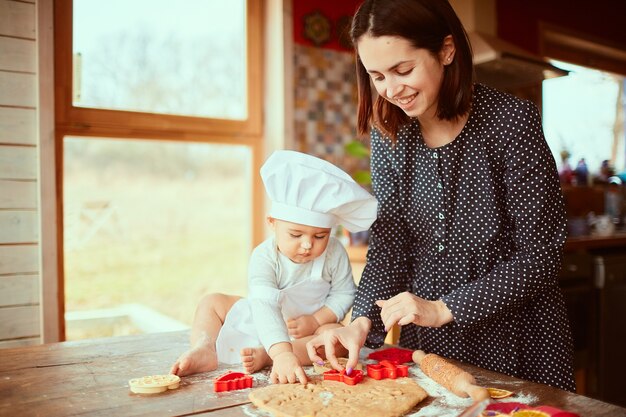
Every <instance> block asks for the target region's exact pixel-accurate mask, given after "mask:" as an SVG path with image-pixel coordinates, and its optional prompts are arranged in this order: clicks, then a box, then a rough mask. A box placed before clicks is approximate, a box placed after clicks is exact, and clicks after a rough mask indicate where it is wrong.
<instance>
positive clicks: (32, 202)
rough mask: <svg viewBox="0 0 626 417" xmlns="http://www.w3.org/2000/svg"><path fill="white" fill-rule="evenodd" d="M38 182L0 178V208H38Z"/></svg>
mask: <svg viewBox="0 0 626 417" xmlns="http://www.w3.org/2000/svg"><path fill="white" fill-rule="evenodd" d="M37 192H38V188H37V182H35V181H32V180H26V181H12V180H0V208H2V209H36V208H37V204H38V201H37Z"/></svg>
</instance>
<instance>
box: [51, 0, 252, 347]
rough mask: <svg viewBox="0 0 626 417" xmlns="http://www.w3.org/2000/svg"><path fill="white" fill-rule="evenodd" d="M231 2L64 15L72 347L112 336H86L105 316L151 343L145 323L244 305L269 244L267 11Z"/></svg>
mask: <svg viewBox="0 0 626 417" xmlns="http://www.w3.org/2000/svg"><path fill="white" fill-rule="evenodd" d="M131 3H132V4H131ZM227 3H228V4H227V5H225V3H224V2H220V1H217V0H202V1H200V0H184V1H181V2H165V1H162V0H153V1H147V0H137V1H133V2H130V3H129V2H127V1H122V0H112V1H108V2H104V3H102V4H96V3H94V2H92V1H87V0H73V1H72V0H60V1H57V2H55V58H56V62H55V84H56V86H57V90H56V97H55V105H56V112H55V114H56V121H55V124H56V143H57V161H58V164H59V167H62V168H63V169H62V170H58V173H57V178H56V181H57V186H58V189H60V190H61V191H62V197H61V199H60V200H59V201H58V207H59V210H58V211H59V219H58V221H59V224H61V225H63V227H62V236H61V237H62V240H61V242H60V243H59V245H60V247H59V249H63V250H62V259H61V260H60V262H59V277H60V280H61V282H60V285H59V287H60V288H63V289H64V291H63V294H62V297H61V299H60V300H59V317H58V320H59V323H60V328H61V329H65V323H66V322H65V316H66V313H67V316H68V317H69V318H70V321H68V322H67V329H68V335H69V336H70V337H71V338H76V337H85V336H86V337H90V336H102V335H105V336H106V335H107V334H97V333H95V334H92V333H90V330H89V329H87V330H85V329H81V328H79V327H80V325H81V324H84V323H89V322H90V320H91V322H93V320H92V319H93V318H94V317H96V318H99V319H100V321H99V323H101V324H102V323H105V322H106V321H107V317H108V318H109V319H111V320H109V321H115V320H113V318H114V317H117V316H120V317H119V318H120V320H117V322H116V324H115V325H116V326H118V327H121V328H122V329H121V330H120V329H117V330H114V331H113V333H114V334H125V333H133V332H135V331H151V330H146V329H145V326H144V325H142V324H141V323H140V322H141V321H142V320H143V319H145V318H148V319H150V318H152V319H151V320H152V322H153V323H152V324H154V323H155V322H158V323H160V324H161V327H160V328H156V329H153V330H171V329H173V328H178V327H179V326H186V325H189V324H190V322H191V319H192V315H193V309H194V308H195V305H196V304H197V301H198V299H199V297H200V296H201V295H202V294H203V293H205V292H215V291H223V292H230V293H238V294H241V295H244V294H243V293H244V292H245V282H246V280H245V268H246V266H247V260H248V255H249V252H250V249H251V248H252V246H254V245H255V244H258V243H259V242H260V241H261V240H262V238H263V215H262V213H263V210H262V205H263V191H262V186H261V184H260V179H259V178H258V175H256V173H258V170H259V167H260V164H261V161H262V136H261V132H262V123H261V120H262V119H261V85H262V79H261V73H260V71H259V68H261V67H262V63H261V47H262V44H261V42H262V36H261V34H262V30H261V17H262V13H261V5H262V2H257V1H247V2H246V1H245V0H237V1H233V2H227ZM215 8H219V10H220V11H219V13H217V12H215V10H214V9H215ZM210 19H213V21H211V20H210ZM163 294H165V295H167V296H169V297H170V298H169V299H168V300H164V298H163V297H164V295H163ZM116 315H117V316H116ZM142 318H143V319H142ZM129 319H130V320H129ZM148 327H150V326H148ZM118 330H119V332H118ZM69 333H71V334H69ZM76 335H78V336H76ZM64 338H65V334H62V335H61V339H64Z"/></svg>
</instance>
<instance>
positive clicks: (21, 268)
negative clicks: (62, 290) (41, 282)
mask: <svg viewBox="0 0 626 417" xmlns="http://www.w3.org/2000/svg"><path fill="white" fill-rule="evenodd" d="M37 272H39V246H38V245H6V246H4V245H0V275H1V274H29V273H30V274H32V273H37ZM0 339H4V338H3V337H2V332H0Z"/></svg>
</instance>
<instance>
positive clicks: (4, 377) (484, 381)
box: [0, 332, 626, 417]
mask: <svg viewBox="0 0 626 417" xmlns="http://www.w3.org/2000/svg"><path fill="white" fill-rule="evenodd" d="M187 346H188V333H187V332H172V333H159V334H149V335H139V336H126V337H117V338H110V339H93V340H89V341H80V342H64V343H53V344H47V345H39V346H29V347H23V348H13V349H4V350H0V416H11V417H13V416H46V417H53V416H78V415H80V416H107V417H110V416H147V415H150V416H188V415H197V416H207V415H210V416H211V417H217V416H220V417H226V416H254V415H261V414H260V413H258V412H257V411H256V408H255V407H254V406H252V405H251V404H249V401H248V398H247V397H248V392H249V390H241V391H231V392H225V393H214V392H213V383H212V379H213V378H215V377H216V376H218V375H220V374H221V373H223V372H224V371H225V370H226V368H222V369H219V370H217V371H214V372H208V373H204V374H198V375H194V376H190V377H184V378H183V379H182V383H181V386H180V388H178V389H176V390H172V391H168V392H165V393H162V394H157V395H137V394H133V393H131V392H130V390H129V388H128V380H129V379H131V378H135V377H141V376H145V375H153V374H162V373H167V372H168V371H169V367H170V366H171V364H172V363H173V361H174V360H175V359H176V358H177V357H178V355H179V354H180V353H181V352H183V351H185V350H186V349H187ZM459 365H460V366H461V367H462V368H464V369H466V370H468V371H469V372H471V373H472V374H473V375H474V376H475V377H476V379H477V382H478V383H479V384H480V385H483V386H494V385H495V386H497V387H499V388H504V389H509V390H512V391H515V392H518V393H522V392H523V393H524V394H527V395H532V396H535V397H536V398H537V403H535V404H531V405H552V406H555V407H559V408H563V409H567V410H569V411H572V412H576V413H578V414H580V415H581V416H585V417H589V416H606V417H609V416H610V417H616V416H626V409H624V408H620V407H617V406H614V405H611V404H607V403H603V402H601V401H597V400H594V399H591V398H587V397H583V396H580V395H576V394H572V393H569V392H565V391H562V390H559V389H556V388H552V387H548V386H546V385H540V384H535V383H531V382H526V381H522V380H519V379H515V378H511V377H508V376H506V375H502V374H499V373H496V372H491V371H486V370H484V369H479V368H476V367H473V366H469V365H463V364H459ZM233 369H236V368H233ZM267 373H268V371H267V370H265V371H264V372H262V373H258V374H254V376H255V386H257V387H260V386H264V385H267ZM450 395H452V394H450ZM433 401H441V398H433V397H429V398H428V399H426V400H425V401H424V402H422V403H421V404H419V406H418V407H416V409H415V410H413V411H412V413H417V414H413V415H415V416H417V415H419V413H418V410H419V409H421V408H424V407H427V406H428V405H429V404H431V403H432V402H433ZM265 415H267V414H265ZM431 415H432V414H431ZM452 415H456V413H454V414H452Z"/></svg>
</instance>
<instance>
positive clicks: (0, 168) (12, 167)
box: [0, 146, 37, 180]
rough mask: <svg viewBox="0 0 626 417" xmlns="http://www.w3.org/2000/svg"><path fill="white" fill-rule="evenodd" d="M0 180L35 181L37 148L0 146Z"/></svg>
mask: <svg viewBox="0 0 626 417" xmlns="http://www.w3.org/2000/svg"><path fill="white" fill-rule="evenodd" d="M0 178H1V179H18V180H34V179H36V178H37V148H35V147H30V146H28V147H27V146H0Z"/></svg>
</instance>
